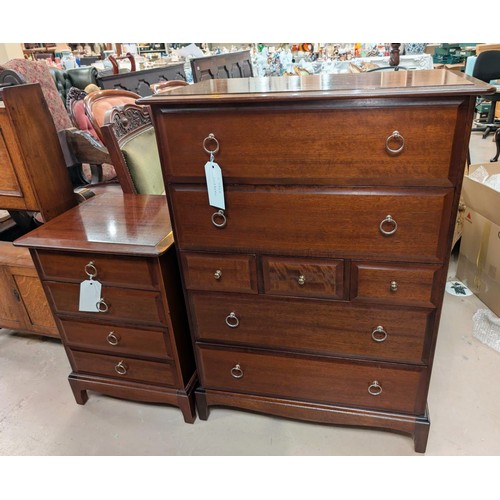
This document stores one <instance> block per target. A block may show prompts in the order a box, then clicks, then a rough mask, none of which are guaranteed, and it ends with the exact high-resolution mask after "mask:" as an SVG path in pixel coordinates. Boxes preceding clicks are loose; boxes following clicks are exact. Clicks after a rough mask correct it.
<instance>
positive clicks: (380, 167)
mask: <svg viewBox="0 0 500 500" xmlns="http://www.w3.org/2000/svg"><path fill="white" fill-rule="evenodd" d="M422 104H423V106H407V107H404V106H398V107H397V108H392V109H391V108H390V107H386V108H385V109H384V108H383V107H382V106H381V107H378V108H369V107H365V108H361V107H359V106H357V108H356V109H352V108H349V105H348V104H347V105H346V104H344V105H342V103H336V104H330V108H329V109H325V108H324V107H323V108H321V107H319V106H320V105H318V106H314V107H313V106H309V107H308V106H307V105H304V106H302V107H301V109H300V110H297V106H294V108H286V107H283V108H281V109H276V108H275V109H273V110H271V109H269V108H270V106H267V107H263V106H262V107H260V109H255V107H253V109H248V108H246V109H245V108H242V107H238V109H234V110H228V111H225V110H222V109H221V110H214V111H212V110H204V111H203V113H193V112H190V113H182V112H181V113H172V112H171V111H169V112H168V113H164V114H162V115H161V116H160V117H159V122H158V127H159V133H160V134H162V135H164V136H166V137H168V143H167V142H166V141H164V145H163V147H164V149H165V151H164V157H165V158H168V163H167V166H166V173H167V175H168V177H169V178H176V179H177V180H182V181H188V182H202V181H204V179H203V175H204V171H203V165H204V164H205V162H206V161H207V160H208V154H207V153H206V152H205V151H204V149H203V146H202V144H203V141H204V139H205V138H206V137H208V135H209V134H210V133H213V134H214V135H215V138H216V139H217V140H218V142H219V145H220V149H219V151H218V152H217V153H216V155H215V160H216V161H217V163H218V164H219V165H220V166H221V168H222V173H223V175H224V179H225V181H226V182H250V183H256V182H257V183H266V184H268V183H275V182H279V183H280V184H282V183H287V182H288V183H291V184H331V185H332V184H334V185H351V186H352V185H379V186H381V185H384V186H401V185H406V186H415V185H422V186H424V185H425V186H429V185H434V186H450V185H451V182H450V180H449V177H450V162H451V145H452V143H453V137H454V132H455V124H456V119H457V110H458V104H459V102H454V103H452V104H448V105H442V106H429V105H425V102H422ZM322 106H324V105H322ZM332 106H338V107H340V106H342V108H341V109H332ZM266 108H267V109H266ZM367 131H368V132H367ZM395 131H397V132H399V134H400V136H401V137H402V138H403V139H404V146H403V149H402V151H401V152H400V153H399V154H394V153H391V152H388V151H387V150H386V145H388V147H389V148H390V149H392V150H398V149H399V148H400V147H401V144H402V143H401V142H400V140H399V139H397V140H393V139H389V138H390V137H391V136H392V134H393V133H394V132H395ZM388 139H389V140H388ZM179 144H182V145H183V147H178V146H179ZM214 146H215V143H212V142H211V141H210V142H208V143H207V148H208V149H210V150H211V149H213V148H214Z"/></svg>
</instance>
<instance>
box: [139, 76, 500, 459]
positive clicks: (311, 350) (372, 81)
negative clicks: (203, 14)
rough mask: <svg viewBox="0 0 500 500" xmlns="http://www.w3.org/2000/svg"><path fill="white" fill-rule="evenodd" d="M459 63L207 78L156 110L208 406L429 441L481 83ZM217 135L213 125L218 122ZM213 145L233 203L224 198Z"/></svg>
mask: <svg viewBox="0 0 500 500" xmlns="http://www.w3.org/2000/svg"><path fill="white" fill-rule="evenodd" d="M491 90H492V89H491V88H490V87H488V86H485V85H482V84H481V83H479V82H477V81H474V80H471V79H469V78H467V77H464V76H463V75H458V74H455V73H452V72H449V71H446V70H436V71H415V72H412V71H400V72H374V73H367V74H360V75H321V76H310V77H309V76H308V77H305V78H292V77H291V78H268V79H267V78H254V79H240V80H230V81H227V80H226V81H224V80H213V81H206V82H201V83H198V84H195V85H192V86H189V87H185V88H183V89H179V90H174V91H173V92H172V93H169V94H168V95H157V96H153V97H150V98H147V99H142V100H141V101H140V102H142V103H144V104H148V105H150V106H151V108H152V110H153V117H154V124H155V128H156V132H157V138H158V142H159V147H160V157H161V160H162V169H163V176H164V180H165V186H166V189H167V196H168V199H169V203H170V208H171V216H172V220H173V229H174V236H175V240H176V246H177V250H178V252H179V256H180V264H181V271H182V274H183V277H184V285H185V294H186V297H187V300H188V305H189V314H190V321H191V332H192V336H193V340H194V343H195V355H196V359H197V363H198V371H199V377H200V387H199V388H198V389H197V390H196V401H197V406H198V411H199V414H200V418H202V419H207V418H208V415H209V408H210V407H213V406H218V405H221V406H229V407H233V408H240V409H246V410H251V411H258V412H262V413H267V414H271V415H279V416H284V417H289V418H296V419H301V420H309V421H316V422H325V423H332V424H347V425H359V426H366V427H374V428H377V427H378V428H383V429H389V430H393V431H398V432H403V433H407V434H410V435H412V436H413V438H414V441H415V449H416V451H419V452H424V451H425V448H426V444H427V437H428V432H429V426H430V420H429V414H428V412H427V393H428V390H429V383H430V377H431V371H432V364H433V358H434V348H435V344H436V339H437V332H438V327H439V319H440V311H441V306H442V300H443V292H444V285H445V281H446V273H447V266H448V260H449V254H450V249H451V237H452V235H453V226H454V221H455V218H456V213H457V205H458V200H459V194H460V187H461V179H462V177H463V168H464V165H465V156H466V151H467V143H468V139H469V135H470V129H471V123H472V114H473V111H474V102H475V99H476V96H477V95H479V94H484V93H488V92H491ZM210 134H212V135H210ZM211 151H212V152H213V154H214V160H215V161H216V162H217V163H218V164H219V165H220V167H221V169H222V175H223V179H224V198H225V208H224V209H220V208H218V207H212V206H210V205H209V202H208V195H207V187H206V182H205V169H204V165H205V163H206V162H207V161H208V160H209V158H210V157H209V153H210V152H211Z"/></svg>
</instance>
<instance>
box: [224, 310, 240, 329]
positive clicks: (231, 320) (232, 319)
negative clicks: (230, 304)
mask: <svg viewBox="0 0 500 500" xmlns="http://www.w3.org/2000/svg"><path fill="white" fill-rule="evenodd" d="M239 324H240V320H239V319H238V317H237V316H236V314H235V313H234V312H230V313H229V315H228V316H226V325H227V326H229V327H230V328H237V327H238V326H239Z"/></svg>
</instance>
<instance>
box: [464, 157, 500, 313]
mask: <svg viewBox="0 0 500 500" xmlns="http://www.w3.org/2000/svg"><path fill="white" fill-rule="evenodd" d="M480 166H481V165H479V164H477V165H471V166H470V167H469V175H468V176H465V178H464V183H463V188H462V197H463V200H464V202H465V205H466V210H465V220H464V227H463V231H462V242H461V243H460V255H459V258H458V266H457V278H458V279H459V280H460V281H462V282H463V283H465V284H466V285H467V286H468V287H469V288H470V289H471V291H472V292H474V294H475V295H477V297H478V298H479V299H481V300H482V301H483V302H484V303H485V304H486V305H487V306H488V307H489V309H491V310H492V311H493V312H494V313H495V314H496V315H497V316H500V192H499V191H495V190H494V189H492V188H490V187H489V186H487V185H485V184H482V183H481V182H478V181H475V180H474V179H471V178H470V175H471V174H472V173H473V172H474V171H475V170H477V168H479V167H480ZM483 166H484V168H486V170H487V171H488V173H489V175H490V176H491V175H494V174H500V163H486V164H483Z"/></svg>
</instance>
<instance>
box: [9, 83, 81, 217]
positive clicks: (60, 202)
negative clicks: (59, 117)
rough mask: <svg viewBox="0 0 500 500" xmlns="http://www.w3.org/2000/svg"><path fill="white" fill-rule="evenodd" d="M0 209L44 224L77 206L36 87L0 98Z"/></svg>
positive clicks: (18, 87)
mask: <svg viewBox="0 0 500 500" xmlns="http://www.w3.org/2000/svg"><path fill="white" fill-rule="evenodd" d="M0 98H1V99H2V100H3V104H2V102H0V207H2V208H4V209H8V210H30V211H36V212H40V216H41V219H42V220H43V221H48V220H50V219H52V218H54V217H56V216H57V215H59V214H61V213H63V212H65V211H66V210H68V209H70V208H71V207H74V206H75V205H76V204H77V200H76V197H75V195H74V194H73V188H72V186H71V182H70V178H69V175H68V171H67V168H66V164H65V161H64V157H63V153H62V150H61V146H60V143H59V140H58V137H57V132H56V129H55V126H54V122H53V120H52V117H51V115H50V112H49V108H48V107H47V103H46V102H45V99H44V97H43V94H42V90H41V88H40V85H39V84H26V85H13V86H10V87H5V88H3V89H2V90H1V92H0Z"/></svg>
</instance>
